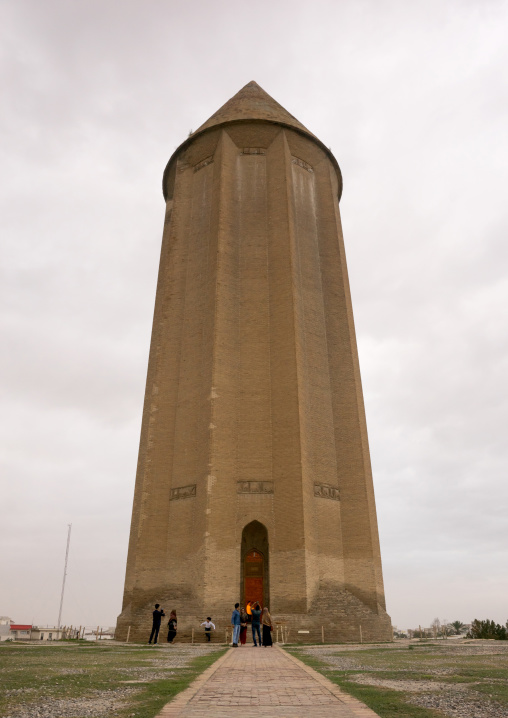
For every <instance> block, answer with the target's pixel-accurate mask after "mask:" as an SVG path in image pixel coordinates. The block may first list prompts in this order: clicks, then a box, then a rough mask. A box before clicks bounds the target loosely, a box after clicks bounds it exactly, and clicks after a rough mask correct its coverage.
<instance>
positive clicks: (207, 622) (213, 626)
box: [201, 616, 215, 643]
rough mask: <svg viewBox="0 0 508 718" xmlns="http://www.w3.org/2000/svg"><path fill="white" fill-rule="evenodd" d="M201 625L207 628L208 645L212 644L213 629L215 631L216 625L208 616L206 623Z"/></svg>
mask: <svg viewBox="0 0 508 718" xmlns="http://www.w3.org/2000/svg"><path fill="white" fill-rule="evenodd" d="M201 625H202V626H204V627H205V636H206V640H207V641H208V643H210V634H211V632H212V628H213V630H214V631H215V624H214V623H212V619H211V618H210V616H208V618H207V619H206V621H203V623H202V624H201Z"/></svg>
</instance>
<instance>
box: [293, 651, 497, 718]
mask: <svg viewBox="0 0 508 718" xmlns="http://www.w3.org/2000/svg"><path fill="white" fill-rule="evenodd" d="M470 645H474V644H470ZM503 649H504V646H499V643H497V646H496V645H492V644H491V647H490V648H489V650H491V651H492V653H491V654H489V653H486V654H484V655H468V654H467V651H468V650H469V649H468V647H467V646H466V645H465V646H464V648H463V649H461V647H460V646H456V647H455V646H454V647H450V646H448V645H447V644H446V643H444V644H437V645H435V644H419V645H418V644H413V645H411V646H410V647H409V646H407V645H405V646H403V647H400V648H398V647H393V646H392V647H390V648H389V647H379V648H369V649H362V648H361V647H359V649H358V650H344V649H342V650H341V648H340V646H336V647H332V646H326V647H325V646H322V647H320V648H317V647H314V648H308V647H303V646H300V647H288V648H287V649H286V650H288V651H289V652H290V653H291V654H292V655H294V656H296V657H297V658H299V659H300V660H302V661H304V662H305V663H307V664H308V665H310V666H311V667H313V668H315V669H316V670H318V671H319V672H321V673H323V675H325V676H326V677H327V678H329V679H330V680H331V681H333V682H334V683H336V684H337V685H339V686H340V688H342V689H343V690H344V691H345V692H347V693H350V694H351V695H353V696H354V697H355V698H358V699H359V700H361V701H363V702H364V703H365V704H366V705H368V706H369V707H370V708H372V710H374V711H375V712H376V713H378V714H379V715H380V716H381V717H382V718H397V717H399V718H401V717H402V716H404V718H437V717H438V716H439V717H440V718H442V717H443V716H447V715H451V713H447V712H446V696H450V695H452V694H451V693H450V692H448V690H447V686H449V688H450V690H453V688H454V687H455V688H457V689H458V690H457V692H456V693H453V701H455V702H463V703H464V706H467V702H468V701H469V700H471V701H476V702H478V701H480V702H481V701H483V702H484V703H485V705H486V706H491V707H492V709H493V711H494V712H493V713H492V715H494V714H496V710H497V711H498V712H499V715H501V714H502V715H503V716H504V715H505V711H507V712H506V715H508V651H506V650H503ZM357 678H360V679H363V680H365V681H366V682H367V685H366V684H365V683H359V682H356V681H355V679H357ZM370 680H375V681H380V682H381V684H382V683H383V682H384V681H392V682H393V681H395V683H396V688H395V689H394V687H393V685H391V686H390V687H384V686H383V685H368V682H369V681H370ZM413 681H416V682H418V683H419V684H420V685H421V686H422V691H415V689H414V684H412V683H411V684H410V682H413ZM432 683H434V684H439V685H441V686H443V684H444V687H445V690H444V691H440V692H439V694H440V696H441V697H442V698H440V709H439V710H437V709H435V708H433V707H423V706H421V705H415V704H414V703H413V702H410V701H411V700H413V701H415V702H425V701H424V700H422V698H421V696H422V695H423V694H425V693H426V694H427V695H428V696H432V695H437V693H434V692H433V691H432ZM457 684H465V685H462V686H457ZM427 687H428V690H426V688H427ZM436 687H437V685H436ZM416 696H417V697H416ZM415 697H416V698H415ZM428 702H431V701H430V700H429V701H428ZM475 714H476V713H475ZM464 715H467V712H465V713H464ZM489 715H491V713H490V712H489Z"/></svg>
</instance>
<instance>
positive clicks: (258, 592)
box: [240, 521, 270, 607]
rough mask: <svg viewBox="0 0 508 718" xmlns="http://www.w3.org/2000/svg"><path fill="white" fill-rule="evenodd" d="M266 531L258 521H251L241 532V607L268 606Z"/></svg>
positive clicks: (268, 585) (268, 582)
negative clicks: (257, 604)
mask: <svg viewBox="0 0 508 718" xmlns="http://www.w3.org/2000/svg"><path fill="white" fill-rule="evenodd" d="M269 575H270V574H269V565H268V531H267V530H266V527H265V526H263V524H262V523H260V522H259V521H251V523H250V524H247V526H245V528H244V530H243V532H242V548H241V586H240V595H241V603H242V606H247V604H248V603H249V602H250V603H256V602H259V604H260V605H261V606H262V607H264V606H269V604H270V581H269Z"/></svg>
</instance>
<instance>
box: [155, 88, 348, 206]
mask: <svg viewBox="0 0 508 718" xmlns="http://www.w3.org/2000/svg"><path fill="white" fill-rule="evenodd" d="M252 121H255V122H256V121H257V122H273V123H274V124H278V125H282V126H283V127H290V128H291V129H294V130H296V132H300V133H301V134H303V135H306V136H307V137H311V138H312V139H313V140H314V141H315V142H316V143H317V144H318V145H319V146H320V147H321V149H322V150H323V151H324V152H325V153H326V154H327V155H328V157H329V158H330V160H331V162H332V164H333V165H334V167H335V171H336V173H337V177H338V180H339V200H340V197H341V194H342V175H341V171H340V168H339V165H338V163H337V160H336V159H335V157H334V156H333V154H332V152H331V150H330V149H329V148H328V147H326V146H325V145H324V144H323V143H322V142H321V140H319V139H318V138H317V137H316V135H314V134H312V132H310V131H309V130H308V129H307V128H306V127H304V125H302V123H301V122H299V121H298V120H297V119H296V117H293V115H292V114H291V113H290V112H288V111H287V110H286V109H284V107H282V105H279V103H278V102H277V101H276V100H274V99H273V97H270V95H269V94H268V93H267V92H265V91H264V90H263V88H262V87H260V86H259V85H258V83H257V82H254V80H252V82H249V83H247V84H246V85H245V87H242V89H241V90H240V91H239V92H237V93H236V95H234V96H233V97H232V98H231V99H230V100H228V101H227V102H226V104H224V105H222V107H221V108H220V109H219V110H217V112H214V114H213V115H212V116H211V117H210V118H209V119H208V120H207V121H206V122H205V123H204V124H202V125H201V127H198V129H197V130H196V131H195V132H193V133H192V134H190V135H189V136H188V137H187V139H186V140H184V142H182V144H181V145H180V146H179V147H178V148H177V149H176V150H175V151H174V152H173V154H172V156H171V158H170V160H169V162H168V163H167V165H166V169H165V170H164V176H163V178H162V191H163V194H164V198H165V199H166V198H167V195H166V191H167V178H168V176H169V174H170V169H171V167H172V166H173V160H174V159H175V158H176V157H177V156H178V155H179V154H180V152H181V151H182V150H183V149H185V148H186V147H187V146H188V145H189V144H190V143H191V142H192V141H193V140H194V138H195V137H197V136H198V135H200V134H202V133H203V132H208V131H209V130H211V129H213V128H214V127H220V126H221V125H228V124H230V123H237V122H252Z"/></svg>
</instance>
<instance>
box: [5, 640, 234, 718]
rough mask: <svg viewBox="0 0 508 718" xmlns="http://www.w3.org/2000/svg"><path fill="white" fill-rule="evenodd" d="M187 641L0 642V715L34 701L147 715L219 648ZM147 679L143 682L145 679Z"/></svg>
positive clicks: (62, 711) (67, 710)
mask: <svg viewBox="0 0 508 718" xmlns="http://www.w3.org/2000/svg"><path fill="white" fill-rule="evenodd" d="M225 650H226V649H225V648H222V647H220V646H217V647H216V650H213V648H212V649H211V650H206V651H203V649H199V648H193V647H190V646H189V645H188V644H187V645H184V644H182V645H181V646H180V645H174V646H171V647H167V648H166V647H165V648H162V647H161V648H155V647H151V646H150V647H148V646H137V645H130V646H127V645H108V644H96V643H92V642H87V641H85V642H79V643H78V642H75V643H74V644H73V643H69V642H65V643H62V644H60V645H59V644H54V645H51V646H48V645H45V646H40V645H35V646H30V645H22V644H16V643H9V644H7V643H3V644H0V715H1V716H10V715H12V716H16V715H17V714H20V715H21V716H23V718H24V714H26V716H30V715H34V710H35V708H36V707H37V706H38V705H39V706H40V705H43V706H47V705H48V704H51V705H52V711H53V712H54V713H55V715H62V716H64V715H65V716H66V718H67V715H68V716H69V717H71V716H76V717H77V716H79V715H80V711H82V714H83V715H85V714H86V711H85V710H84V709H85V708H87V709H90V708H94V710H95V711H96V712H97V713H98V712H99V711H100V710H101V707H102V708H103V709H104V710H105V713H104V714H105V715H107V716H108V718H109V717H110V716H118V717H119V718H124V717H126V716H129V718H134V717H135V718H153V716H155V715H157V713H158V712H159V711H160V710H161V708H162V707H163V706H164V705H165V704H166V703H167V702H168V701H170V700H171V699H172V698H173V697H174V696H175V695H176V694H177V693H179V692H180V691H181V690H183V689H184V688H186V687H187V686H188V685H189V684H190V683H191V682H192V681H193V680H194V678H196V676H198V675H199V674H200V673H202V671H204V670H205V669H206V668H207V667H208V666H209V665H211V664H212V663H213V662H214V661H215V660H217V658H218V657H219V656H221V655H222V654H223V653H224V652H225ZM146 681H149V682H146Z"/></svg>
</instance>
